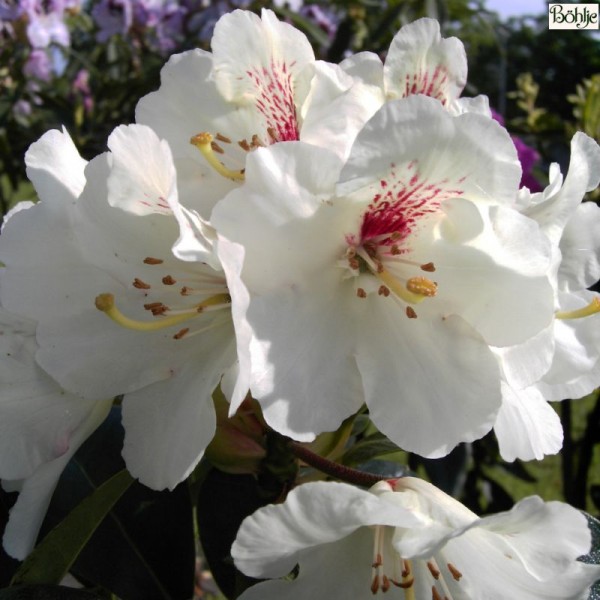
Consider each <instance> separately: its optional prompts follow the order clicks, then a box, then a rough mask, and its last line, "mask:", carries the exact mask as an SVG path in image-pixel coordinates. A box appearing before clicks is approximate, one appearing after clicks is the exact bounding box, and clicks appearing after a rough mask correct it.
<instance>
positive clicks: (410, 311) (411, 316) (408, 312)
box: [406, 306, 417, 319]
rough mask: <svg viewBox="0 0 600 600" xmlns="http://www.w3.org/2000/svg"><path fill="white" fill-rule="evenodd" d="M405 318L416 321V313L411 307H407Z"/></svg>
mask: <svg viewBox="0 0 600 600" xmlns="http://www.w3.org/2000/svg"><path fill="white" fill-rule="evenodd" d="M406 316H407V317H408V318H409V319H416V318H417V313H416V312H415V309H414V308H413V307H412V306H407V307H406Z"/></svg>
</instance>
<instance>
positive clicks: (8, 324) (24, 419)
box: [0, 312, 93, 479]
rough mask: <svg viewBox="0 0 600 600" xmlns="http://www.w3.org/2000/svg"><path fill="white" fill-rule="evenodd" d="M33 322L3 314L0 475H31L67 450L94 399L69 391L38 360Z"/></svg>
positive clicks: (0, 319)
mask: <svg viewBox="0 0 600 600" xmlns="http://www.w3.org/2000/svg"><path fill="white" fill-rule="evenodd" d="M36 348H37V344H36V343H35V324H34V323H32V322H27V321H24V320H22V319H16V318H14V317H12V316H11V315H8V314H7V313H5V312H2V313H1V314H0V352H1V353H2V356H3V362H2V363H0V382H1V383H0V477H2V478H4V479H21V478H25V477H28V476H30V475H31V474H32V473H33V471H34V470H35V469H37V468H38V467H39V466H40V465H41V464H42V463H45V462H49V461H51V460H54V459H56V458H58V457H60V456H62V455H63V454H65V453H68V452H69V450H70V447H71V445H72V434H73V432H74V431H76V430H77V429H78V427H80V425H81V423H82V422H83V421H84V420H85V418H86V417H87V416H88V414H89V413H90V411H91V410H92V408H93V403H91V402H89V401H85V400H83V399H82V398H77V397H75V396H72V395H71V394H66V393H65V392H64V391H63V390H62V389H61V388H60V387H59V386H58V385H57V384H56V382H55V381H53V380H52V379H51V378H50V377H48V375H46V373H44V372H43V371H42V370H41V369H40V368H39V367H38V366H37V364H36V363H35V359H34V354H35V351H36Z"/></svg>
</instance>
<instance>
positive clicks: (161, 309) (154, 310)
mask: <svg viewBox="0 0 600 600" xmlns="http://www.w3.org/2000/svg"><path fill="white" fill-rule="evenodd" d="M159 304H160V303H159ZM168 310H169V307H168V306H166V305H164V304H160V306H156V307H154V308H151V309H150V312H151V313H152V314H153V315H154V316H155V317H160V315H164V314H165V313H166V312H167V311H168Z"/></svg>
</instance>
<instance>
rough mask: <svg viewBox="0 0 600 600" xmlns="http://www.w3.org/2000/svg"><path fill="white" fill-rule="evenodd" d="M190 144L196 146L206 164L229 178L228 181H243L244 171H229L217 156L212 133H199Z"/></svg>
mask: <svg viewBox="0 0 600 600" xmlns="http://www.w3.org/2000/svg"><path fill="white" fill-rule="evenodd" d="M190 144H192V146H196V148H198V150H200V152H202V155H203V156H204V158H205V159H206V162H208V164H209V165H210V166H211V167H212V168H213V169H214V170H215V171H216V172H217V173H219V174H220V175H223V177H227V178H228V179H233V180H234V181H243V180H244V173H243V171H232V170H231V169H228V168H227V167H226V166H225V165H224V164H223V163H222V162H221V161H220V160H219V159H218V158H217V157H216V156H215V151H214V148H213V146H212V144H213V136H212V135H211V134H210V133H206V132H203V133H199V134H197V135H195V136H193V137H192V138H191V139H190Z"/></svg>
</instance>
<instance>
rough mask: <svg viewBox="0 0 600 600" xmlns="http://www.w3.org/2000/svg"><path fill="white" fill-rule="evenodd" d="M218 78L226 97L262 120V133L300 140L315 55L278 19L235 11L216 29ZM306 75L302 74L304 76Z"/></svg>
mask: <svg viewBox="0 0 600 600" xmlns="http://www.w3.org/2000/svg"><path fill="white" fill-rule="evenodd" d="M212 49H213V56H214V78H215V82H216V84H217V87H218V89H219V91H220V92H221V94H223V97H224V98H225V99H226V100H229V101H235V102H238V103H240V104H246V105H248V104H250V105H252V106H254V107H255V108H256V110H257V111H258V112H259V113H261V114H262V115H263V118H264V122H265V126H264V131H263V130H261V131H257V132H253V133H258V134H259V135H261V136H262V135H264V133H266V127H267V126H270V127H273V128H274V129H275V130H276V132H277V137H278V139H279V140H281V141H289V140H297V139H298V136H299V123H298V115H297V112H296V111H297V107H299V106H300V105H301V103H302V102H303V100H304V98H305V96H306V94H307V92H308V85H309V82H310V77H311V76H312V73H311V72H310V70H308V71H306V70H305V68H306V67H308V66H309V65H311V64H312V63H314V53H313V51H312V48H311V46H310V44H309V42H308V40H307V39H306V36H305V35H304V34H303V33H301V32H300V31H298V30H297V29H295V28H294V27H292V26H291V25H289V24H288V23H284V22H281V21H278V20H277V17H276V16H275V14H274V13H273V12H272V11H269V10H263V11H262V13H261V18H259V17H258V16H256V15H254V14H252V13H251V12H247V11H240V10H236V11H234V12H232V13H229V14H227V15H224V16H223V17H221V19H219V21H218V23H217V24H216V26H215V31H214V35H213V40H212ZM303 73H304V74H303Z"/></svg>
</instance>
